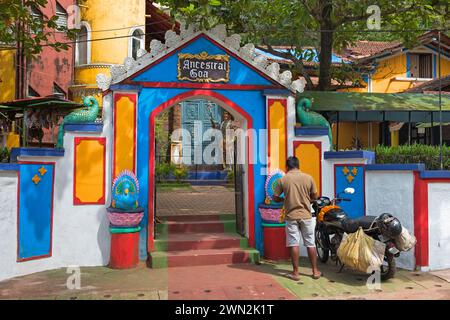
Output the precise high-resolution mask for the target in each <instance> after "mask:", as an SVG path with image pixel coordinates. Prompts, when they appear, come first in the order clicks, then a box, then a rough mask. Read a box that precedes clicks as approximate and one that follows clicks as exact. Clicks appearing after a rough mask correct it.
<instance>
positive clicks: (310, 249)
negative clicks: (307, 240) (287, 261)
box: [297, 247, 322, 279]
mask: <svg viewBox="0 0 450 320" xmlns="http://www.w3.org/2000/svg"><path fill="white" fill-rule="evenodd" d="M306 249H307V251H308V257H309V261H311V267H312V272H313V278H315V279H318V278H320V276H321V275H322V273H321V272H320V271H319V268H318V267H317V252H316V248H315V247H308V248H306ZM297 259H298V258H297ZM297 264H298V263H297Z"/></svg>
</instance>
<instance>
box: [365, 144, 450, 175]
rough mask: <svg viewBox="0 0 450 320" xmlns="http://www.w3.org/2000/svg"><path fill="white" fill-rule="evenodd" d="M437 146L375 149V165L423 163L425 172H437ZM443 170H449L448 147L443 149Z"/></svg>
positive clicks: (378, 147)
mask: <svg viewBox="0 0 450 320" xmlns="http://www.w3.org/2000/svg"><path fill="white" fill-rule="evenodd" d="M439 150H440V149H439V146H430V145H424V144H412V145H403V146H398V147H387V146H381V145H378V146H377V147H375V150H374V151H375V153H376V163H424V164H425V167H426V169H427V170H439V169H440V163H439V152H440V151H439ZM443 162H444V170H450V147H447V146H444V147H443Z"/></svg>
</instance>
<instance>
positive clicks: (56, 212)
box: [0, 95, 113, 281]
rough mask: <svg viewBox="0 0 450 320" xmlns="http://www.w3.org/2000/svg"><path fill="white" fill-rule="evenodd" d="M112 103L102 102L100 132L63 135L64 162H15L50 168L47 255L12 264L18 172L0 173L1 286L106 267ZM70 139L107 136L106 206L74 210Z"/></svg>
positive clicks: (108, 239) (14, 259)
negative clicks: (43, 274)
mask: <svg viewBox="0 0 450 320" xmlns="http://www.w3.org/2000/svg"><path fill="white" fill-rule="evenodd" d="M111 104H112V99H111V95H108V96H106V97H105V98H104V100H103V121H104V126H103V132H102V133H87V132H66V134H65V136H64V149H65V154H64V157H20V158H19V160H20V161H43V162H45V161H51V162H56V164H55V185H54V198H53V201H54V202H53V247H52V256H51V257H49V258H43V259H38V260H31V261H24V262H17V184H18V179H17V172H15V171H0V235H1V239H2V241H1V245H0V281H1V280H4V279H8V278H11V277H15V276H20V275H26V274H31V273H35V272H40V271H44V270H50V269H56V268H62V267H67V266H71V265H77V266H103V265H107V264H108V263H109V251H110V238H111V236H110V232H109V228H108V227H109V222H108V219H107V216H106V209H105V208H106V207H107V206H109V204H110V190H111V165H112V152H111V150H112V136H113V132H112V114H111V110H112V106H111ZM75 137H107V142H106V159H105V170H106V175H105V176H106V186H105V192H106V194H105V195H106V197H105V205H78V206H74V205H73V178H74V174H73V173H74V171H73V162H74V148H73V147H74V138H75Z"/></svg>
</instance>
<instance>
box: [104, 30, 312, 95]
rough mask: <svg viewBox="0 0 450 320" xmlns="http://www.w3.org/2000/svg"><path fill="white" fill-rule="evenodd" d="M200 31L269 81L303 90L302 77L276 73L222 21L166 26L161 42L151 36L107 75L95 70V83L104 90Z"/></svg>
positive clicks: (275, 68)
mask: <svg viewBox="0 0 450 320" xmlns="http://www.w3.org/2000/svg"><path fill="white" fill-rule="evenodd" d="M202 35H205V36H206V37H209V38H210V39H211V40H213V41H215V42H216V43H217V44H218V45H220V46H222V47H223V48H224V49H226V50H227V51H229V52H230V53H231V54H233V55H234V56H236V57H237V58H239V59H241V60H243V61H244V62H246V63H247V64H249V65H250V66H251V67H252V68H254V69H256V71H258V72H259V73H261V74H262V76H264V77H266V78H267V79H269V80H270V81H272V82H274V83H276V84H278V85H280V86H282V87H285V88H286V89H288V90H290V91H291V92H294V93H295V92H303V90H304V87H305V84H306V81H305V79H303V78H301V79H297V80H295V81H292V73H291V72H290V71H284V72H282V73H281V74H280V65H279V64H278V63H277V62H272V63H270V64H269V61H268V59H267V57H266V56H265V55H263V54H256V53H255V45H254V44H252V43H248V44H246V45H244V46H243V47H241V36H240V35H239V34H233V35H231V36H227V31H226V26H225V25H218V26H216V27H214V28H213V29H211V30H209V31H198V30H197V31H196V27H195V26H193V25H190V26H189V27H188V28H185V26H184V25H182V26H181V32H180V34H177V33H176V32H174V31H172V30H168V31H167V32H166V34H165V43H162V42H161V41H159V40H156V39H153V40H152V41H151V43H150V52H146V51H145V50H140V51H139V52H138V59H137V60H134V59H133V58H130V57H127V58H125V60H124V63H123V65H112V66H111V67H110V72H111V77H109V76H107V75H105V74H97V85H98V87H99V88H100V89H102V90H103V91H106V90H108V89H109V87H110V85H111V84H118V83H120V82H122V81H124V80H126V79H129V78H130V77H131V76H133V75H135V74H136V73H138V72H140V71H143V70H144V69H146V68H148V67H150V66H151V65H152V64H154V63H156V62H158V61H160V60H162V59H163V58H164V57H165V56H167V55H170V54H171V53H173V52H174V51H176V50H178V49H180V48H182V47H183V46H185V45H186V44H188V43H189V42H191V41H193V40H195V39H197V38H199V37H200V36H202Z"/></svg>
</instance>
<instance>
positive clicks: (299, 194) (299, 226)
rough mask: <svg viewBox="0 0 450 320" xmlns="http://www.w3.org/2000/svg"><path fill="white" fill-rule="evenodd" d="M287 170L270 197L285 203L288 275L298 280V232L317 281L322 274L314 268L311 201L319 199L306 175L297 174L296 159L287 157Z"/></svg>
mask: <svg viewBox="0 0 450 320" xmlns="http://www.w3.org/2000/svg"><path fill="white" fill-rule="evenodd" d="M286 167H287V171H288V172H287V174H286V175H285V176H284V177H283V178H281V179H280V180H279V181H278V184H277V186H276V187H275V191H274V197H273V198H274V200H275V201H276V202H282V201H284V210H285V213H286V246H287V247H289V248H290V251H291V259H292V267H293V271H292V273H289V274H288V275H287V276H288V277H289V278H290V279H292V280H296V281H298V280H299V273H298V260H299V255H300V254H299V245H300V232H301V234H302V237H303V244H304V245H305V247H306V249H307V251H308V257H309V260H310V261H311V266H312V272H313V275H312V276H313V278H314V279H319V278H320V276H321V275H322V273H321V272H320V271H319V269H318V268H317V253H316V246H315V243H314V221H313V219H312V215H311V201H313V200H315V199H317V197H318V195H317V188H316V184H315V183H314V179H313V178H312V177H311V176H310V175H309V174H306V173H303V172H301V171H300V169H299V168H300V162H299V160H298V159H297V158H296V157H289V158H288V159H287V161H286ZM282 193H284V199H283V198H280V196H281V194H282Z"/></svg>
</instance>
